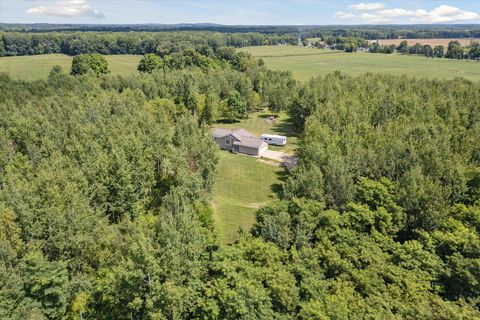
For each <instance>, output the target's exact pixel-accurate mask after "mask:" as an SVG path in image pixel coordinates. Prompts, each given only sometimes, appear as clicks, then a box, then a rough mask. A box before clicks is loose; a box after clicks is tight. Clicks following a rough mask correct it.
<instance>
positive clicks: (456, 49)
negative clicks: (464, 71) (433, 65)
mask: <svg viewBox="0 0 480 320" xmlns="http://www.w3.org/2000/svg"><path fill="white" fill-rule="evenodd" d="M463 56H464V52H463V47H462V45H461V44H460V43H459V42H458V41H450V42H449V43H448V50H447V53H446V54H445V58H449V59H463Z"/></svg>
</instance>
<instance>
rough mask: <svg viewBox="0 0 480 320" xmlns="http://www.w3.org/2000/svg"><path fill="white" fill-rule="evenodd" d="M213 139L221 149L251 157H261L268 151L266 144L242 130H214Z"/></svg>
mask: <svg viewBox="0 0 480 320" xmlns="http://www.w3.org/2000/svg"><path fill="white" fill-rule="evenodd" d="M213 137H214V138H215V142H217V144H218V145H219V146H220V148H221V149H224V150H229V151H232V152H235V153H244V154H248V155H251V156H261V155H262V154H263V153H264V152H265V151H267V150H268V143H266V142H265V141H263V140H262V139H259V138H257V137H255V136H254V135H252V134H250V133H249V132H248V131H246V130H244V129H238V130H234V131H230V130H226V129H220V128H214V129H213Z"/></svg>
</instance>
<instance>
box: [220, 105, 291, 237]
mask: <svg viewBox="0 0 480 320" xmlns="http://www.w3.org/2000/svg"><path fill="white" fill-rule="evenodd" d="M268 116H270V114H269V113H268V112H256V113H253V114H252V115H250V117H249V118H248V119H244V120H242V121H240V122H236V123H218V124H215V125H214V126H215V127H219V128H226V129H236V128H244V129H245V130H247V131H248V132H250V133H252V134H254V135H257V136H259V135H260V134H262V133H272V134H282V135H286V136H287V145H286V146H284V147H274V146H270V147H269V149H272V150H277V151H284V152H287V153H293V152H294V150H295V148H296V147H297V142H298V140H297V137H296V136H295V135H294V134H293V133H292V132H291V129H290V124H289V122H288V116H287V114H286V113H284V112H283V113H280V114H279V115H278V116H277V120H275V122H274V123H272V124H270V123H267V122H265V119H266V118H267V117H268ZM283 173H284V169H283V168H282V167H279V166H278V164H277V166H275V165H272V162H270V164H267V163H265V162H263V161H262V159H257V158H253V157H249V156H245V155H240V154H233V153H230V152H228V151H220V161H219V164H218V166H217V177H216V182H215V188H214V192H213V203H214V206H215V221H216V225H217V226H218V231H219V233H220V237H221V239H222V241H223V242H224V243H230V242H233V241H235V240H236V239H237V237H238V230H239V228H243V229H245V230H247V229H249V228H250V227H251V226H252V224H253V223H254V222H255V215H254V213H255V211H256V210H257V209H258V208H260V207H261V206H263V205H265V204H266V203H268V202H269V201H271V200H272V199H274V198H275V197H276V194H275V191H277V189H276V188H279V183H280V178H281V176H282V174H283Z"/></svg>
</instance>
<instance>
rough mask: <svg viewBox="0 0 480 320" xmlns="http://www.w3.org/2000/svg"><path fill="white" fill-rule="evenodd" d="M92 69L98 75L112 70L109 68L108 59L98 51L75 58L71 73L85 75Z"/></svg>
mask: <svg viewBox="0 0 480 320" xmlns="http://www.w3.org/2000/svg"><path fill="white" fill-rule="evenodd" d="M90 70H91V71H93V72H94V73H95V74H96V75H100V74H107V73H109V72H110V71H109V70H108V61H107V60H106V59H105V57H103V56H101V55H99V54H97V53H94V54H81V55H78V56H75V57H74V58H73V60H72V70H71V71H70V74H71V75H74V76H78V75H84V74H86V73H87V72H88V71H90Z"/></svg>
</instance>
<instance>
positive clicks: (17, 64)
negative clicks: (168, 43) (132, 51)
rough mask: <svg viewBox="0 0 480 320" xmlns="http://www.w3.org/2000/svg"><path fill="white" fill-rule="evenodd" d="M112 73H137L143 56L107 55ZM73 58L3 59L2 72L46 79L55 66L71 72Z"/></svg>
mask: <svg viewBox="0 0 480 320" xmlns="http://www.w3.org/2000/svg"><path fill="white" fill-rule="evenodd" d="M105 57H106V58H107V61H108V63H109V68H110V71H111V72H112V73H113V74H129V73H134V72H137V65H138V62H139V61H140V59H141V56H136V55H107V56H105ZM72 59H73V58H72V57H70V56H67V55H64V54H45V55H38V56H21V57H1V58H0V72H5V73H7V74H9V75H10V76H11V77H12V78H14V79H21V80H38V79H46V78H47V77H48V74H49V73H50V70H51V69H52V67H53V66H55V65H57V64H58V65H60V66H61V67H62V68H63V70H64V71H65V72H70V67H71V65H72Z"/></svg>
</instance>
